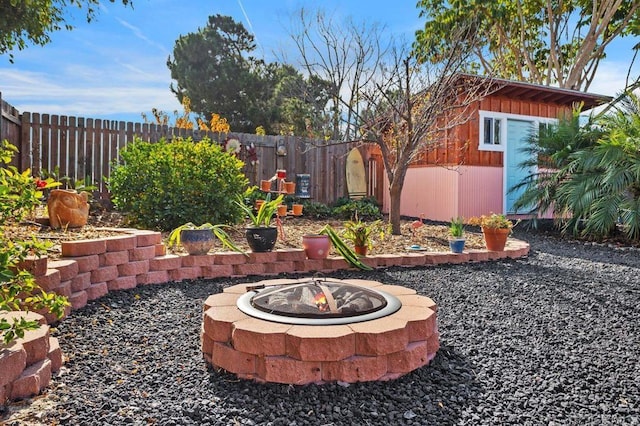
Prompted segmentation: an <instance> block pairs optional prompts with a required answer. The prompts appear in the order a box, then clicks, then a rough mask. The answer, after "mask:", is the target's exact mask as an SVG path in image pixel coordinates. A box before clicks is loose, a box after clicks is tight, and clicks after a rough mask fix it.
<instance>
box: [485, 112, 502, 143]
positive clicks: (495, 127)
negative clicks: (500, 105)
mask: <svg viewBox="0 0 640 426" xmlns="http://www.w3.org/2000/svg"><path fill="white" fill-rule="evenodd" d="M501 121H502V120H500V119H499V118H494V117H484V133H483V134H484V136H483V138H482V143H483V144H484V145H501V141H500V123H501Z"/></svg>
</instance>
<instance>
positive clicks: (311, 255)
mask: <svg viewBox="0 0 640 426" xmlns="http://www.w3.org/2000/svg"><path fill="white" fill-rule="evenodd" d="M302 248H303V249H304V253H305V254H306V255H307V259H326V258H327V256H329V249H330V248H331V241H329V237H328V236H327V235H315V234H313V235H303V236H302Z"/></svg>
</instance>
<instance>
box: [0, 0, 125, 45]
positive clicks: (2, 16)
mask: <svg viewBox="0 0 640 426" xmlns="http://www.w3.org/2000/svg"><path fill="white" fill-rule="evenodd" d="M109 1H110V2H111V3H115V2H116V1H122V4H123V5H125V6H126V5H131V4H132V2H131V0H109ZM99 6H100V1H99V0H0V55H2V54H5V53H7V52H11V51H12V50H14V49H18V50H22V49H24V48H26V47H27V44H28V43H33V44H36V45H42V46H44V45H45V44H47V43H49V42H50V41H51V33H53V32H54V31H58V30H61V29H63V28H64V29H67V30H71V29H73V26H72V25H71V24H70V23H69V22H68V21H67V18H68V12H69V11H70V8H71V7H77V8H79V9H81V10H84V11H85V13H86V19H87V22H91V21H92V20H93V19H94V18H95V17H96V15H97V13H98V7H99ZM10 58H11V56H10Z"/></svg>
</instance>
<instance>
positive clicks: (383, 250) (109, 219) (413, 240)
mask: <svg viewBox="0 0 640 426" xmlns="http://www.w3.org/2000/svg"><path fill="white" fill-rule="evenodd" d="M412 222H413V221H408V220H403V221H402V224H401V229H402V234H401V235H391V234H387V235H385V237H384V238H380V237H379V236H376V237H375V238H374V244H373V250H372V251H371V252H370V254H402V253H407V251H409V249H408V248H409V247H410V246H412V245H419V246H420V247H421V249H422V250H424V251H435V252H449V251H450V249H449V241H448V238H449V228H448V224H444V223H425V224H424V225H423V226H421V227H420V228H418V229H416V230H415V231H414V230H413V228H412V226H411V224H412ZM326 224H329V225H331V226H332V227H333V228H334V229H335V230H337V231H341V230H342V229H343V221H339V220H333V219H328V220H310V219H306V218H299V217H287V218H284V219H283V220H282V228H281V230H282V232H280V234H279V237H278V241H277V243H276V246H275V249H284V248H301V247H302V236H303V235H306V234H313V233H318V232H320V230H321V229H322V228H323V227H324V226H325V225H326ZM128 227H130V225H128V224H127V222H126V220H125V217H124V216H123V215H122V214H120V213H118V212H113V211H101V212H98V213H92V214H91V215H90V217H89V221H88V224H87V225H86V226H84V227H82V228H69V229H61V230H53V229H51V228H50V227H48V226H46V225H40V224H38V223H37V222H36V221H25V222H23V223H21V224H19V225H15V226H10V227H8V228H7V229H6V230H5V232H6V235H7V236H8V237H9V239H11V240H13V241H18V240H20V239H22V240H24V239H31V237H32V236H35V237H36V238H37V239H38V240H41V241H48V242H50V243H52V246H51V247H50V249H49V257H51V258H56V257H59V255H60V247H61V243H62V242H63V241H75V240H83V239H93V238H101V237H105V236H111V235H118V234H119V231H118V228H128ZM229 234H230V235H231V237H232V239H233V241H234V242H235V243H236V245H238V247H240V248H242V249H243V250H245V251H249V250H250V249H249V246H248V244H247V243H246V240H245V237H244V226H242V225H237V226H235V227H233V228H232V229H231V230H230V231H229ZM163 235H164V241H165V242H166V239H167V235H168V233H164V234H163ZM465 237H466V239H467V241H466V249H482V248H484V241H483V238H482V234H481V233H480V232H470V231H469V232H466V234H465ZM172 250H173V251H174V252H177V253H180V252H181V249H180V248H173V249H172ZM226 250H227V249H225V248H224V247H222V246H221V245H217V247H215V248H214V249H213V250H212V251H213V252H216V251H226ZM333 254H335V253H333Z"/></svg>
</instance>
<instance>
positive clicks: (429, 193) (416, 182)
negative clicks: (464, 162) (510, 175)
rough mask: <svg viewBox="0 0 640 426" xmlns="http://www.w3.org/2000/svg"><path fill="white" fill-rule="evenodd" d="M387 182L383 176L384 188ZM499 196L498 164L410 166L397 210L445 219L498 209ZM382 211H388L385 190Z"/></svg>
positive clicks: (499, 203) (403, 212) (499, 209)
mask: <svg viewBox="0 0 640 426" xmlns="http://www.w3.org/2000/svg"><path fill="white" fill-rule="evenodd" d="M388 185H389V182H388V181H387V180H386V176H385V188H388ZM502 200H503V193H502V168H501V167H479V166H460V167H457V168H455V169H446V168H444V167H414V168H410V169H409V170H408V171H407V177H406V179H405V183H404V188H403V191H402V198H401V205H400V213H401V214H402V215H403V216H411V217H419V216H420V214H424V218H425V219H430V220H437V221H443V222H448V221H450V220H451V218H452V217H456V216H463V217H465V218H469V217H471V216H477V215H481V214H487V213H490V212H495V213H502V211H503V210H502ZM383 211H384V212H386V213H388V212H389V191H388V190H385V193H384V203H383Z"/></svg>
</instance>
